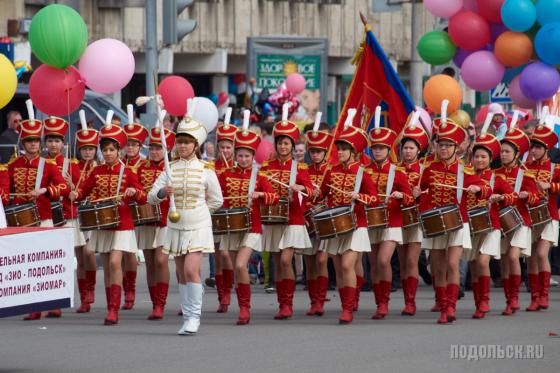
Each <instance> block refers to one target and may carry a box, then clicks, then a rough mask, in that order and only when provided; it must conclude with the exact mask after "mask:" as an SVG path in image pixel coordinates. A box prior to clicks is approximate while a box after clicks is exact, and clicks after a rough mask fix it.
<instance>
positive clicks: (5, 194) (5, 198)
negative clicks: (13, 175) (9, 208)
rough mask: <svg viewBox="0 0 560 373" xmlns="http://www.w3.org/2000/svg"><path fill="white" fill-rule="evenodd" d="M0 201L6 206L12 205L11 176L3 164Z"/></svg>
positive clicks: (0, 166) (0, 177)
mask: <svg viewBox="0 0 560 373" xmlns="http://www.w3.org/2000/svg"><path fill="white" fill-rule="evenodd" d="M0 200H1V203H2V204H3V205H4V206H5V205H8V204H9V203H10V174H9V173H8V167H6V166H5V165H3V164H0Z"/></svg>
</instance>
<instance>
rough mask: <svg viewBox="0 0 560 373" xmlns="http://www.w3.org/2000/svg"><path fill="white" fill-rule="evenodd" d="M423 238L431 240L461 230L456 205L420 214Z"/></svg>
mask: <svg viewBox="0 0 560 373" xmlns="http://www.w3.org/2000/svg"><path fill="white" fill-rule="evenodd" d="M420 223H421V224H422V231H423V232H424V237H426V238H432V237H437V236H442V235H444V234H447V233H451V232H455V231H458V230H459V229H461V228H463V220H462V219H461V213H460V211H459V207H458V206H457V205H447V206H442V207H438V208H434V209H432V210H428V211H426V212H423V213H421V214H420Z"/></svg>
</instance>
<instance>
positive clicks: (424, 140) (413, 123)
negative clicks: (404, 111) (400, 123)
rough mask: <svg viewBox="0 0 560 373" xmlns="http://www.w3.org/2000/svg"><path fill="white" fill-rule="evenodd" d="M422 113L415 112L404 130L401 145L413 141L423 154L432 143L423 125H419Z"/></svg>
mask: <svg viewBox="0 0 560 373" xmlns="http://www.w3.org/2000/svg"><path fill="white" fill-rule="evenodd" d="M419 119H420V112H419V111H416V110H415V111H413V112H412V114H411V116H410V120H409V122H408V124H407V126H406V127H405V128H404V130H403V135H402V140H401V143H403V142H405V141H406V140H412V141H414V142H415V143H416V144H417V145H418V149H419V150H420V152H423V151H424V150H425V149H426V148H427V147H428V145H429V143H430V138H429V137H428V134H427V133H426V131H424V128H422V125H421V124H420V123H419Z"/></svg>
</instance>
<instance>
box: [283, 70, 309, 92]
mask: <svg viewBox="0 0 560 373" xmlns="http://www.w3.org/2000/svg"><path fill="white" fill-rule="evenodd" d="M305 84H306V82H305V78H304V77H303V76H302V75H301V74H299V73H291V74H290V75H288V77H287V78H286V88H287V89H288V91H290V92H291V93H293V94H294V95H299V94H300V93H301V92H303V90H304V89H305Z"/></svg>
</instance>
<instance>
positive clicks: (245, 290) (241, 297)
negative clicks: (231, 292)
mask: <svg viewBox="0 0 560 373" xmlns="http://www.w3.org/2000/svg"><path fill="white" fill-rule="evenodd" d="M236 291H237V304H238V305H239V317H238V318H237V325H247V324H249V320H250V319H251V285H249V284H237V289H236Z"/></svg>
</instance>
